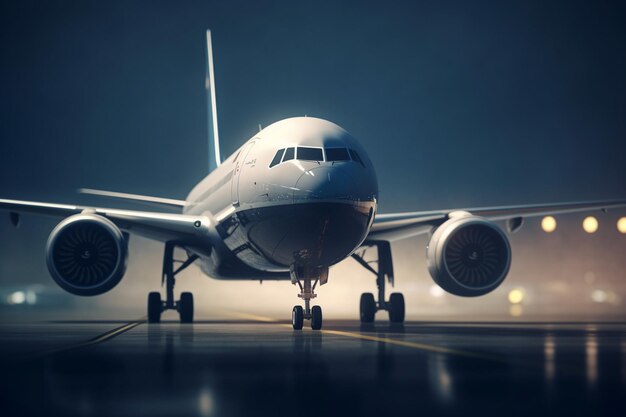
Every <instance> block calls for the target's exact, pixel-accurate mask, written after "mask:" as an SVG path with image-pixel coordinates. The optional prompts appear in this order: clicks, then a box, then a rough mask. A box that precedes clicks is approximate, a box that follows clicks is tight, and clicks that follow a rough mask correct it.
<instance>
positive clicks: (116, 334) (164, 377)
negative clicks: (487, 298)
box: [0, 319, 626, 416]
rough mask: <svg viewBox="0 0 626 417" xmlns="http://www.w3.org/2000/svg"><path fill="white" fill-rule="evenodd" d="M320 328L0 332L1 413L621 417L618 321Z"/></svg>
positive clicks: (257, 325) (166, 326) (223, 325)
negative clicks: (0, 359) (300, 329)
mask: <svg viewBox="0 0 626 417" xmlns="http://www.w3.org/2000/svg"><path fill="white" fill-rule="evenodd" d="M326 325H327V326H326V328H325V330H324V331H321V332H313V331H310V330H305V331H301V332H294V331H293V330H292V329H290V328H289V325H288V324H287V323H281V322H277V321H265V322H256V321H253V320H251V319H247V320H238V321H232V322H224V321H205V322H198V323H195V324H193V325H181V324H179V323H173V322H172V323H167V322H165V323H161V324H150V325H148V324H146V323H143V322H142V323H141V324H135V325H134V326H130V325H126V324H124V323H106V322H89V323H86V322H80V321H74V322H54V323H45V322H39V323H29V324H26V325H24V324H22V325H18V324H15V325H2V332H0V353H1V357H2V362H1V364H0V366H1V369H0V371H2V374H3V376H4V377H3V378H2V383H1V386H0V390H1V391H0V392H2V407H3V408H2V409H3V410H9V411H10V413H8V414H5V413H4V412H3V413H2V415H11V416H13V415H33V414H45V415H47V416H48V415H64V416H71V415H84V416H89V415H129V416H130V415H132V416H136V415H150V416H159V415H176V416H184V415H196V416H230V415H250V414H253V415H264V414H267V415H305V416H307V415H311V416H313V415H314V416H322V415H329V414H332V415H337V414H342V415H407V414H409V415H416V414H420V415H433V414H451V415H453V414H459V415H467V414H468V410H474V411H476V410H480V415H498V416H501V415H510V414H524V415H529V414H532V415H554V414H558V415H592V414H593V415H597V414H613V415H624V414H623V413H621V411H623V410H624V405H625V400H624V396H623V392H625V390H624V388H625V387H626V380H625V376H626V372H625V369H626V324H619V323H617V324H615V323H613V324H593V325H588V324H551V325H547V324H531V323H527V324H514V325H513V324H501V323H407V324H406V325H405V326H403V327H389V326H388V325H386V324H384V323H378V324H376V325H372V326H367V327H361V326H360V325H358V324H357V323H355V322H347V321H346V322H340V321H337V322H332V321H329V322H327V323H326ZM120 329H125V330H124V331H121V330H120ZM103 335H108V336H107V337H103ZM85 341H96V342H91V343H88V344H86V343H85ZM36 351H42V352H48V353H46V354H38V355H37V354H33V353H36ZM50 352H52V353H50ZM512 407H514V408H512ZM511 410H513V411H511ZM470 414H473V413H470Z"/></svg>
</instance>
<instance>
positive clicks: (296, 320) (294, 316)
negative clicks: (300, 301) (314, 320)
mask: <svg viewBox="0 0 626 417" xmlns="http://www.w3.org/2000/svg"><path fill="white" fill-rule="evenodd" d="M291 324H292V325H293V329H294V330H302V326H304V310H303V309H302V306H294V307H293V310H291Z"/></svg>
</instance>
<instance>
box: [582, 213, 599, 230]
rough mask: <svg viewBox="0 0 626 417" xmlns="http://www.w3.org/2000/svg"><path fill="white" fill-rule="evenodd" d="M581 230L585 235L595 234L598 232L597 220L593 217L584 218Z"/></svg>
mask: <svg viewBox="0 0 626 417" xmlns="http://www.w3.org/2000/svg"><path fill="white" fill-rule="evenodd" d="M583 230H584V231H585V232H587V233H595V232H597V231H598V220H597V219H596V218H595V217H593V216H587V217H585V220H583Z"/></svg>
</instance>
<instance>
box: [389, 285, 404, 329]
mask: <svg viewBox="0 0 626 417" xmlns="http://www.w3.org/2000/svg"><path fill="white" fill-rule="evenodd" d="M389 321H390V322H392V323H403V322H404V296H403V295H402V294H401V293H399V292H394V293H393V294H391V295H390V296H389Z"/></svg>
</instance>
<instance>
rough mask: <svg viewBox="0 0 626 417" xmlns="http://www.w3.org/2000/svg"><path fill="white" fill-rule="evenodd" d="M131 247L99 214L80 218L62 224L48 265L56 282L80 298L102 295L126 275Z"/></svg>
mask: <svg viewBox="0 0 626 417" xmlns="http://www.w3.org/2000/svg"><path fill="white" fill-rule="evenodd" d="M127 259H128V245H127V243H126V239H125V238H124V235H123V234H122V232H121V231H120V229H119V228H118V227H117V226H116V225H115V224H113V222H111V221H110V220H108V219H106V218H104V217H102V216H98V215H96V214H85V213H83V214H77V215H74V216H71V217H68V218H67V219H65V220H63V221H62V222H61V223H59V224H58V225H57V226H56V227H55V228H54V230H53V231H52V233H50V237H49V238H48V245H47V246H46V262H47V264H48V270H49V271H50V274H51V275H52V278H53V279H54V280H55V281H56V283H57V284H59V286H60V287H61V288H63V289H64V290H66V291H68V292H70V293H72V294H76V295H83V296H89V295H100V294H103V293H105V292H107V291H109V290H111V289H112V288H113V287H115V286H116V285H117V284H118V283H119V282H120V280H121V279H122V277H123V276H124V273H125V272H126V261H127Z"/></svg>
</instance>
